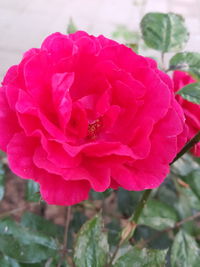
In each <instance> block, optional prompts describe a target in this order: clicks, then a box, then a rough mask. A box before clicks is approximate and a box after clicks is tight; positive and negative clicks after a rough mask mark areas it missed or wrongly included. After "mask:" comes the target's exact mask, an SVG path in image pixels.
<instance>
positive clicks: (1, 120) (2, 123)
mask: <svg viewBox="0 0 200 267" xmlns="http://www.w3.org/2000/svg"><path fill="white" fill-rule="evenodd" d="M18 131H20V127H19V125H18V121H17V117H16V114H15V113H14V112H13V111H12V110H11V109H10V108H9V105H8V102H7V99H6V96H5V87H1V88H0V149H2V150H3V151H6V146H7V144H8V143H9V141H10V139H11V138H12V137H13V135H14V134H15V133H16V132H18Z"/></svg>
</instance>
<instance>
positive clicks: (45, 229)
mask: <svg viewBox="0 0 200 267" xmlns="http://www.w3.org/2000/svg"><path fill="white" fill-rule="evenodd" d="M20 224H21V225H22V226H24V227H26V228H28V229H30V230H32V231H36V232H41V233H43V234H45V235H47V236H52V237H54V238H58V239H59V240H63V234H64V227H62V226H60V225H56V224H54V223H53V222H51V221H49V220H47V219H45V218H43V217H41V216H38V215H36V214H34V213H31V212H25V213H24V214H23V216H22V218H21V223H20Z"/></svg>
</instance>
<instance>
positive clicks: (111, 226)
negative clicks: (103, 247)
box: [106, 219, 121, 245]
mask: <svg viewBox="0 0 200 267" xmlns="http://www.w3.org/2000/svg"><path fill="white" fill-rule="evenodd" d="M106 228H108V243H109V244H110V245H116V244H117V242H119V239H120V233H121V232H120V231H121V227H120V222H119V221H118V220H115V219H113V220H112V221H111V222H110V223H108V224H107V225H106Z"/></svg>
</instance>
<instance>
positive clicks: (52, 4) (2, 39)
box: [0, 0, 200, 79]
mask: <svg viewBox="0 0 200 267" xmlns="http://www.w3.org/2000/svg"><path fill="white" fill-rule="evenodd" d="M151 11H159V12H170V11H172V12H175V13H178V14H181V15H183V16H184V18H185V19H186V24H187V26H188V29H189V31H190V40H189V42H188V44H187V47H186V50H192V51H199V50H200V0H0V79H2V77H3V76H4V74H5V72H6V70H7V69H8V67H10V66H11V65H13V64H16V63H18V62H19V60H20V59H21V56H22V53H23V52H24V51H26V50H28V49H29V48H31V47H39V46H40V44H41V42H42V40H43V39H44V38H45V37H46V36H47V35H49V34H50V33H53V32H56V31H59V32H62V33H66V32H67V26H68V24H69V21H70V19H72V20H73V22H74V23H75V25H76V27H77V28H78V29H81V30H86V31H88V32H89V33H91V34H95V35H98V34H104V35H106V36H107V37H112V38H117V39H118V40H119V37H120V36H119V31H121V32H122V31H123V30H124V28H126V30H130V31H132V32H133V33H134V35H133V36H132V37H133V38H137V32H138V31H139V22H140V19H141V17H142V16H143V15H144V14H145V13H147V12H151ZM119 41H120V40H119ZM122 41H123V40H122Z"/></svg>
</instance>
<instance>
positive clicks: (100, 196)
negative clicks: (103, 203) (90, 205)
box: [90, 189, 113, 200]
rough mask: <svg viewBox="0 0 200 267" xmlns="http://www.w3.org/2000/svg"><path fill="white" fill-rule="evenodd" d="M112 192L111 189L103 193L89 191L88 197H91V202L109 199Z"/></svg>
mask: <svg viewBox="0 0 200 267" xmlns="http://www.w3.org/2000/svg"><path fill="white" fill-rule="evenodd" d="M112 192H113V189H107V190H106V191H104V192H96V191H94V190H91V191H90V196H91V198H92V200H102V199H104V198H107V197H109V196H110V194H111V193H112Z"/></svg>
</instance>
